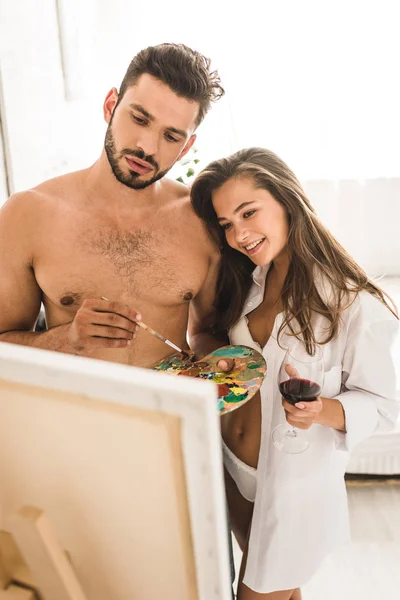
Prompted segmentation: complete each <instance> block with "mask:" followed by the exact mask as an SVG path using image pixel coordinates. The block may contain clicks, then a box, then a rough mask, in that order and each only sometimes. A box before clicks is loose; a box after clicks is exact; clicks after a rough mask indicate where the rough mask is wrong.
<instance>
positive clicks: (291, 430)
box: [286, 426, 297, 438]
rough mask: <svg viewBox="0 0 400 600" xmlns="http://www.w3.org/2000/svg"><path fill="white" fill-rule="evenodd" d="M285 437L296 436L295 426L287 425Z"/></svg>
mask: <svg viewBox="0 0 400 600" xmlns="http://www.w3.org/2000/svg"><path fill="white" fill-rule="evenodd" d="M286 437H289V438H295V437H297V432H296V428H295V427H293V426H291V427H289V429H288V430H287V432H286Z"/></svg>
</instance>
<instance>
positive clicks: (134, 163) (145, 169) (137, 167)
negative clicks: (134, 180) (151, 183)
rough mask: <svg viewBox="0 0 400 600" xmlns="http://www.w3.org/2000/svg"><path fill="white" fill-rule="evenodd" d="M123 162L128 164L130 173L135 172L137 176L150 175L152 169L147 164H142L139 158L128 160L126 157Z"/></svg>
mask: <svg viewBox="0 0 400 600" xmlns="http://www.w3.org/2000/svg"><path fill="white" fill-rule="evenodd" d="M125 160H126V162H127V163H128V167H129V168H130V169H131V170H132V171H135V173H139V175H146V174H147V173H150V171H152V170H153V168H154V167H152V166H151V165H150V164H149V163H147V162H144V161H143V160H140V159H139V158H128V157H127V156H126V157H125Z"/></svg>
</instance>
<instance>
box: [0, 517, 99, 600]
mask: <svg viewBox="0 0 400 600" xmlns="http://www.w3.org/2000/svg"><path fill="white" fill-rule="evenodd" d="M0 600H87V597H86V596H85V594H84V592H83V590H82V588H81V585H80V583H79V581H78V579H77V577H76V574H75V572H74V570H73V567H72V565H71V562H70V560H69V559H68V557H67V555H66V553H65V552H64V551H63V550H62V548H61V546H60V544H59V543H58V541H57V537H56V535H55V532H54V529H53V527H52V525H51V523H50V521H49V520H48V518H47V517H46V515H45V514H44V512H43V511H42V510H40V509H39V508H35V507H33V506H24V507H22V508H21V509H20V510H19V511H18V512H17V513H16V514H14V515H12V517H11V518H10V532H7V531H0Z"/></svg>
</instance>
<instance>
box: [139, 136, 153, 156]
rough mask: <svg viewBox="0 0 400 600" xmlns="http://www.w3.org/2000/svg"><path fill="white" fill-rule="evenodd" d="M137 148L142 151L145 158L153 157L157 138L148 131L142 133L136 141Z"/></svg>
mask: <svg viewBox="0 0 400 600" xmlns="http://www.w3.org/2000/svg"><path fill="white" fill-rule="evenodd" d="M137 146H138V148H140V149H141V150H143V152H144V153H145V154H146V155H147V156H154V155H155V154H156V153H157V149H158V140H157V136H156V135H154V133H151V132H150V131H143V132H142V134H141V136H140V137H139V139H138V142H137Z"/></svg>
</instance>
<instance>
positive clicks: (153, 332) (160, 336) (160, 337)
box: [101, 296, 190, 358]
mask: <svg viewBox="0 0 400 600" xmlns="http://www.w3.org/2000/svg"><path fill="white" fill-rule="evenodd" d="M101 299H102V300H106V301H107V302H109V299H108V298H105V296H101ZM135 323H136V324H137V325H139V327H141V328H142V329H145V331H148V332H149V333H151V335H154V337H156V338H157V339H158V340H160V341H161V342H164V344H167V345H168V346H170V347H171V348H173V349H174V350H177V351H178V352H180V353H181V354H182V355H183V356H184V357H185V358H189V357H190V354H189V353H188V352H185V350H182V349H181V348H179V346H177V345H176V344H174V343H173V342H171V340H168V339H167V338H166V337H164V336H163V335H161V333H158V331H155V330H154V329H152V328H151V327H149V326H148V325H146V323H143V321H135Z"/></svg>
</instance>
